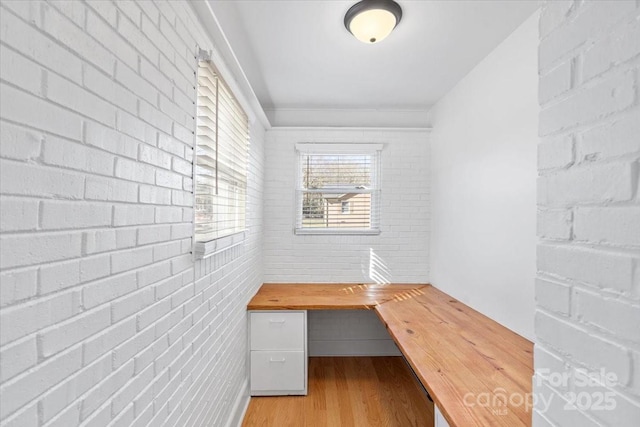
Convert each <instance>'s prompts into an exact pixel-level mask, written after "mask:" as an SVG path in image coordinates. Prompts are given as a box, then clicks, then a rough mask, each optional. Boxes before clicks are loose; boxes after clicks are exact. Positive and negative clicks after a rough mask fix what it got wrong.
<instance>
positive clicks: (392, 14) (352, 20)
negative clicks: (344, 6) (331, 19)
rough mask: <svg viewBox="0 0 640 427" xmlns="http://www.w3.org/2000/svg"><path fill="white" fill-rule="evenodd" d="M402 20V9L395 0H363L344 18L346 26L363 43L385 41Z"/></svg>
mask: <svg viewBox="0 0 640 427" xmlns="http://www.w3.org/2000/svg"><path fill="white" fill-rule="evenodd" d="M401 18H402V8H401V7H400V5H399V4H398V3H396V2H395V1H393V0H362V1H361V2H359V3H356V4H354V5H353V6H351V8H350V9H349V10H348V11H347V14H346V15H345V16H344V26H345V27H347V30H349V32H350V33H351V34H353V35H354V36H355V38H357V39H358V40H360V41H361V42H364V43H367V44H372V43H378V42H379V41H382V40H384V39H385V38H386V37H387V36H388V35H389V34H391V31H393V29H394V28H395V27H396V25H398V23H399V22H400V19H401Z"/></svg>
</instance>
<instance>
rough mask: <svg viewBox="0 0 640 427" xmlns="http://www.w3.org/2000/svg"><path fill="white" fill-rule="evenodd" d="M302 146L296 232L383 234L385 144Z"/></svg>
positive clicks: (298, 151)
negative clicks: (380, 215) (380, 209)
mask: <svg viewBox="0 0 640 427" xmlns="http://www.w3.org/2000/svg"><path fill="white" fill-rule="evenodd" d="M296 149H297V153H298V167H297V169H298V178H297V191H296V194H297V215H296V227H295V231H296V234H378V233H379V232H380V227H379V214H378V212H379V205H380V186H379V181H380V166H379V165H380V151H381V150H382V144H311V143H308V144H304V143H300V144H297V145H296Z"/></svg>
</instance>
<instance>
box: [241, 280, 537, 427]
mask: <svg viewBox="0 0 640 427" xmlns="http://www.w3.org/2000/svg"><path fill="white" fill-rule="evenodd" d="M247 308H248V309H249V310H287V309H288V310H294V309H295V310H320V309H324V310H336V309H337V310H340V309H369V310H370V309H373V310H375V311H376V313H377V315H378V317H379V318H380V320H381V321H382V322H383V323H384V325H385V326H386V328H387V329H388V330H389V333H390V334H391V336H392V337H393V339H394V340H395V342H396V344H397V345H398V347H399V348H400V350H401V351H402V353H403V354H404V356H405V358H406V359H407V361H408V362H409V363H410V365H411V367H412V368H413V370H414V371H415V373H416V375H417V376H418V378H419V380H420V382H422V384H423V385H424V387H425V388H426V389H427V391H428V392H429V394H430V395H431V397H432V398H433V400H434V401H435V403H436V404H437V405H438V407H439V408H440V410H441V412H442V413H443V415H444V416H445V418H446V419H447V421H448V422H449V424H450V426H451V427H456V426H458V427H467V426H476V425H477V426H509V427H512V426H530V425H531V406H527V405H526V404H525V403H523V404H519V402H520V401H521V400H522V399H527V398H528V399H530V398H531V389H532V384H531V381H532V380H531V378H532V376H533V343H531V342H530V341H528V340H526V339H525V338H523V337H521V336H520V335H518V334H516V333H514V332H512V331H511V330H509V329H507V328H505V327H504V326H502V325H500V324H499V323H497V322H495V321H494V320H491V319H489V318H488V317H486V316H484V315H482V314H480V313H478V312H477V311H475V310H473V309H471V308H470V307H468V306H466V305H465V304H463V303H461V302H459V301H457V300H456V299H454V298H452V297H450V296H449V295H447V294H445V293H444V292H441V291H439V290H438V289H436V288H434V287H433V286H431V285H407V284H390V285H366V284H264V285H262V287H261V288H260V290H259V291H258V293H257V294H256V295H255V296H254V297H253V299H252V300H251V302H250V303H249V305H248V306H247ZM501 397H502V398H503V399H501ZM503 400H504V401H505V402H506V405H500V403H501V402H502V401H503ZM487 402H488V403H487ZM465 403H466V404H465ZM529 403H530V402H529Z"/></svg>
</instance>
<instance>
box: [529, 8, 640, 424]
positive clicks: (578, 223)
mask: <svg viewBox="0 0 640 427" xmlns="http://www.w3.org/2000/svg"><path fill="white" fill-rule="evenodd" d="M540 33H541V34H540V37H541V39H540V51H539V53H540V56H539V74H540V96H539V100H540V106H541V111H540V136H541V143H540V146H539V151H538V154H539V155H538V170H539V176H540V177H539V183H538V190H539V192H538V209H539V210H538V237H539V239H540V240H539V245H538V280H537V282H536V303H537V310H536V323H535V331H536V353H535V355H536V357H535V358H534V361H535V368H536V375H535V377H534V394H535V395H536V397H537V398H538V399H537V404H536V406H535V413H534V425H549V426H569V425H581V426H591V425H593V426H595V425H610V426H614V425H615V426H637V425H638V424H639V423H640V376H639V375H638V369H640V194H639V181H638V174H639V167H640V164H639V162H640V136H639V135H640V99H639V96H638V94H639V93H640V65H639V64H640V62H639V61H638V60H639V58H640V3H639V2H636V1H573V0H568V1H548V2H546V3H545V4H544V5H543V9H542V13H541V18H540ZM578 370H586V371H588V372H592V373H598V372H603V371H601V370H604V372H606V373H612V374H615V376H616V380H615V381H608V382H607V381H602V379H600V380H599V381H596V382H594V383H593V384H591V385H589V386H585V385H584V384H581V383H580V381H578V377H576V375H575V374H576V372H577V371H578ZM562 375H567V378H568V379H567V380H566V381H564V380H558V379H559V378H561V376H562ZM608 398H611V399H612V400H613V401H614V402H615V403H614V406H615V407H614V408H612V407H607V406H608V405H606V404H604V403H603V400H602V399H608ZM549 400H551V404H550V405H548V407H547V405H545V404H544V402H545V401H549ZM598 402H600V403H598Z"/></svg>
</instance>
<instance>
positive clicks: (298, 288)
mask: <svg viewBox="0 0 640 427" xmlns="http://www.w3.org/2000/svg"><path fill="white" fill-rule="evenodd" d="M425 286H427V285H415V284H414V285H407V284H394V285H371V284H356V283H349V284H345V283H265V284H264V285H262V287H261V288H260V290H259V291H258V293H256V294H255V296H254V297H253V298H252V299H251V301H249V304H248V305H247V309H248V310H372V309H373V308H374V307H376V306H377V305H379V304H382V303H384V302H387V301H389V300H393V299H397V300H402V299H406V298H411V297H413V296H416V295H420V292H421V289H422V288H424V287H425Z"/></svg>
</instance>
